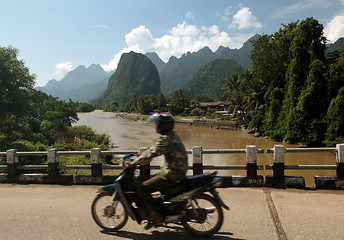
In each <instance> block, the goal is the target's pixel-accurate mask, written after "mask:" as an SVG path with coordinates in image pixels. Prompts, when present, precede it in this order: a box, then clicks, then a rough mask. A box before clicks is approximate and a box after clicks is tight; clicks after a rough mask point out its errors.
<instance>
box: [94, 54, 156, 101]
mask: <svg viewBox="0 0 344 240" xmlns="http://www.w3.org/2000/svg"><path fill="white" fill-rule="evenodd" d="M159 93H160V78H159V73H158V71H157V69H156V67H155V66H154V64H153V63H152V62H151V60H149V58H148V57H146V56H145V55H143V54H141V53H134V52H130V53H124V54H123V55H122V56H121V59H120V62H119V63H118V67H117V70H116V72H115V73H114V74H113V75H112V76H111V77H110V80H109V83H108V86H107V88H106V90H105V91H104V93H103V94H102V95H101V96H100V97H99V98H98V99H97V100H95V102H96V103H98V104H103V103H108V102H111V101H117V102H118V103H120V104H126V103H128V102H129V101H130V100H131V99H132V98H133V97H135V96H144V95H157V94H159Z"/></svg>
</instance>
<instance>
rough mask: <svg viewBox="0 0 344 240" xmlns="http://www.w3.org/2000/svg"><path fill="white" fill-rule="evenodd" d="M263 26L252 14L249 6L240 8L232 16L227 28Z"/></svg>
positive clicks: (255, 27)
mask: <svg viewBox="0 0 344 240" xmlns="http://www.w3.org/2000/svg"><path fill="white" fill-rule="evenodd" d="M262 27H263V24H261V23H260V22H259V21H258V19H257V18H256V17H255V16H254V15H253V14H252V12H251V11H250V9H249V8H247V7H243V8H241V9H240V10H239V11H238V12H237V13H236V14H235V15H234V16H233V21H232V23H231V24H230V25H229V28H230V29H231V28H238V29H239V30H241V29H260V28H262Z"/></svg>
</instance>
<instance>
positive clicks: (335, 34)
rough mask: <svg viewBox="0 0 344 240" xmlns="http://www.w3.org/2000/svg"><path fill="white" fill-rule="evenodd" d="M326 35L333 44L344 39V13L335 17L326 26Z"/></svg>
mask: <svg viewBox="0 0 344 240" xmlns="http://www.w3.org/2000/svg"><path fill="white" fill-rule="evenodd" d="M324 35H325V36H326V37H327V39H328V40H330V41H331V42H335V41H337V40H338V38H341V37H344V13H343V14H341V15H337V16H335V17H334V18H332V20H331V21H330V22H328V23H327V24H326V26H325V28H324Z"/></svg>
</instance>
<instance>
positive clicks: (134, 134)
mask: <svg viewBox="0 0 344 240" xmlns="http://www.w3.org/2000/svg"><path fill="white" fill-rule="evenodd" d="M78 116H79V121H78V122H77V123H76V124H75V125H86V126H89V127H91V128H92V129H93V130H95V131H96V132H97V133H106V134H108V135H109V136H110V137H111V141H112V142H114V143H116V145H118V146H119V148H118V149H120V150H138V149H139V148H140V147H149V146H151V145H152V144H154V142H155V141H156V139H157V137H158V135H157V134H156V133H155V130H154V128H153V127H152V126H151V125H150V124H147V123H146V122H144V121H132V120H127V119H123V118H116V117H114V116H115V114H114V113H105V112H102V111H99V110H97V111H94V112H91V113H79V114H78ZM175 130H176V131H177V133H178V134H179V136H180V138H181V139H182V141H183V142H184V144H185V147H186V148H187V149H192V147H193V146H202V147H203V149H245V148H246V146H247V145H255V146H256V147H257V148H259V149H265V150H266V149H268V148H273V147H274V145H276V144H279V145H281V144H282V145H284V146H285V147H286V148H288V147H293V148H295V147H299V146H297V145H290V144H283V143H281V142H276V141H273V140H270V139H263V138H257V137H254V136H252V135H250V134H247V133H246V132H244V131H241V130H237V131H232V130H221V129H214V128H205V127H192V126H184V125H177V126H176V127H175ZM245 159H246V158H245V154H205V155H204V156H203V161H204V165H245V164H246V162H245V161H246V160H245ZM191 161H192V160H191V156H190V158H189V164H191ZM162 162H163V159H162V158H157V159H156V160H153V161H152V164H153V165H155V164H156V165H161V163H162ZM257 163H258V165H269V164H273V154H272V153H266V151H265V153H259V154H258V156H257ZM335 164H336V160H335V154H334V153H319V152H314V153H311V152H308V153H286V155H285V165H335ZM245 174H246V172H245V170H228V171H227V170H221V171H219V175H245ZM335 174H336V171H335V170H286V171H285V175H288V176H303V177H304V178H305V180H306V185H307V187H313V186H314V176H315V175H335ZM258 175H263V176H266V175H272V170H258Z"/></svg>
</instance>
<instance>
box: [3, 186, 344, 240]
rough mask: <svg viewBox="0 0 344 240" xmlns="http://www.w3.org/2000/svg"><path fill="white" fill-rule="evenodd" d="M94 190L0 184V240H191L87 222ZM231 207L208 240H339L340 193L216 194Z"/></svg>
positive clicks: (163, 231) (167, 231) (177, 232)
mask: <svg viewBox="0 0 344 240" xmlns="http://www.w3.org/2000/svg"><path fill="white" fill-rule="evenodd" d="M96 189H97V186H57V185H16V184H14V185H11V184H1V185H0V240H31V239H35V240H57V239H58V240H78V239H82V240H83V239H85V240H88V239H90V240H103V239H104V240H105V239H111V240H115V239H116V240H117V239H135V240H146V239H152V240H163V239H164V240H172V239H173V240H179V239H183V240H185V239H197V238H193V237H191V236H190V235H189V234H188V233H185V232H184V230H183V229H182V228H180V227H179V226H177V225H171V226H170V227H169V228H157V229H152V230H148V231H145V230H143V226H142V225H138V224H137V223H135V222H133V221H131V220H129V221H128V223H127V225H126V226H125V227H124V228H123V229H122V230H121V231H119V232H117V233H105V232H102V231H101V229H100V228H99V227H98V226H97V225H96V224H95V223H94V222H93V220H92V217H91V214H90V204H91V202H92V200H93V198H94V196H95V190H96ZM220 195H221V196H222V198H223V199H224V201H225V202H226V203H227V204H228V205H229V206H230V207H231V211H229V212H227V211H225V222H224V225H223V227H222V229H221V230H220V232H219V234H217V235H215V236H214V237H213V238H211V239H215V240H220V239H221V240H222V239H223V240H230V239H237V240H239V239H245V240H246V239H247V240H260V239H262V240H275V239H289V240H297V239H300V240H301V239H302V240H306V239H317V240H318V239H321V240H324V239H329V240H330V239H331V240H343V239H344V191H307V190H291V189H287V190H276V189H266V188H227V189H220Z"/></svg>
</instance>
